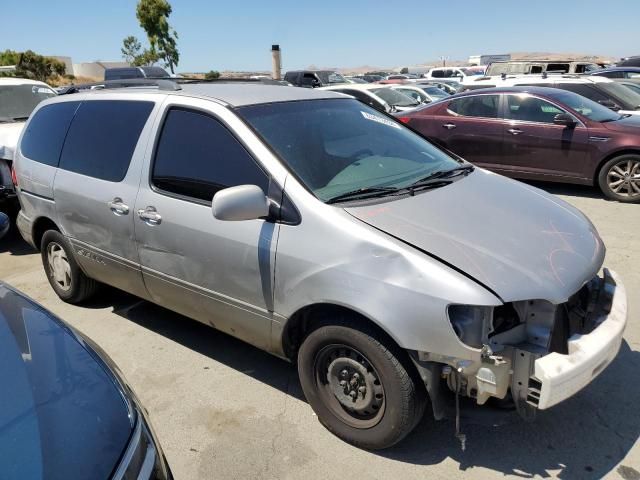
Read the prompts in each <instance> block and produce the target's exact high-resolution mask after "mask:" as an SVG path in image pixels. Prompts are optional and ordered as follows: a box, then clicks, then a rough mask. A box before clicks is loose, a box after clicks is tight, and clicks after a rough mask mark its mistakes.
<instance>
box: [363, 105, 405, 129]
mask: <svg viewBox="0 0 640 480" xmlns="http://www.w3.org/2000/svg"><path fill="white" fill-rule="evenodd" d="M360 113H361V114H362V116H363V117H364V118H366V119H367V120H371V121H374V122H378V123H382V124H383V125H388V126H389V127H393V128H397V129H400V125H398V124H397V123H395V122H394V121H393V120H388V119H386V118H382V117H379V116H377V115H371V114H370V113H367V112H363V111H362V110H361V111H360Z"/></svg>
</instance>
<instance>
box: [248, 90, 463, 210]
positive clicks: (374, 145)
mask: <svg viewBox="0 0 640 480" xmlns="http://www.w3.org/2000/svg"><path fill="white" fill-rule="evenodd" d="M237 112H238V114H239V115H240V116H241V117H243V118H244V119H245V121H247V122H248V123H249V124H250V125H251V126H252V127H253V128H254V130H255V131H256V132H257V133H258V134H259V135H260V136H261V137H262V138H263V139H264V140H265V142H266V143H267V144H268V145H270V146H271V148H272V149H273V150H274V151H275V152H276V153H277V154H278V155H279V156H280V158H281V159H282V160H283V161H284V162H285V163H286V165H287V166H288V167H289V169H290V170H291V171H292V172H293V173H294V174H295V175H296V176H297V177H298V178H299V179H300V180H301V181H302V182H303V183H304V184H305V186H306V187H307V188H308V189H309V190H310V191H312V192H313V193H314V194H315V195H316V196H317V197H318V198H319V199H320V200H322V201H325V202H326V201H330V200H331V199H333V198H335V197H339V196H341V195H343V194H345V193H347V192H353V191H355V190H368V189H373V188H381V189H382V188H389V189H391V190H393V189H396V188H405V187H408V186H410V185H412V184H414V183H416V182H419V181H420V180H421V179H424V178H425V177H428V176H429V175H431V174H433V173H435V172H440V171H448V170H452V169H455V168H457V167H460V162H459V161H457V160H455V159H453V158H452V157H450V156H449V155H447V154H446V153H444V152H443V151H442V150H440V149H438V148H436V147H434V146H433V145H432V144H431V143H429V142H428V141H427V140H425V139H423V138H422V137H420V136H419V135H417V134H415V133H413V132H412V131H411V130H409V129H407V128H406V127H404V126H403V125H402V124H400V123H399V122H397V121H395V120H394V119H391V118H389V117H387V116H385V115H383V114H381V113H379V112H377V111H376V110H373V109H372V108H369V107H367V106H365V105H363V104H362V103H360V102H358V101H357V100H352V99H330V100H307V101H298V102H282V103H271V104H261V105H251V106H247V107H240V108H238V109H237Z"/></svg>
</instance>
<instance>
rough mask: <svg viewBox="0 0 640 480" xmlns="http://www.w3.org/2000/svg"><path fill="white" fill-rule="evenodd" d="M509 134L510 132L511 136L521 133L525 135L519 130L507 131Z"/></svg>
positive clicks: (511, 129)
mask: <svg viewBox="0 0 640 480" xmlns="http://www.w3.org/2000/svg"><path fill="white" fill-rule="evenodd" d="M507 132H509V133H510V134H511V135H520V134H521V133H524V132H523V131H522V130H520V129H519V128H510V129H509V130H507Z"/></svg>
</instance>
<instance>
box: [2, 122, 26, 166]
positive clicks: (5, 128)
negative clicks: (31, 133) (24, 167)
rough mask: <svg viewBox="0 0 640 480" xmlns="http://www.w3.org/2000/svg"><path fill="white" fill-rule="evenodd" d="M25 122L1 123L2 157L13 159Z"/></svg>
mask: <svg viewBox="0 0 640 480" xmlns="http://www.w3.org/2000/svg"><path fill="white" fill-rule="evenodd" d="M24 126H25V122H15V123H0V159H5V160H13V155H14V154H15V151H16V146H17V145H18V138H20V133H21V132H22V129H23V128H24Z"/></svg>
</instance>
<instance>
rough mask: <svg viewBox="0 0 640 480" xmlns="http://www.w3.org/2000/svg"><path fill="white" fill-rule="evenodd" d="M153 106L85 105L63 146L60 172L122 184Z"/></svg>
mask: <svg viewBox="0 0 640 480" xmlns="http://www.w3.org/2000/svg"><path fill="white" fill-rule="evenodd" d="M153 105H154V104H153V102H135V101H125V100H99V101H98V100H95V101H88V102H83V103H82V105H81V106H80V108H78V111H77V113H76V115H75V117H74V119H73V121H72V122H71V127H70V128H69V133H68V134H67V139H66V140H65V142H64V147H63V148H62V155H61V156H60V168H62V169H64V170H68V171H70V172H76V173H80V174H82V175H87V176H89V177H94V178H98V179H101V180H107V181H109V182H120V181H122V179H123V178H124V177H125V175H126V174H127V170H128V169H129V163H130V162H131V157H132V155H133V151H134V150H135V148H136V145H137V143H138V137H139V136H140V132H141V131H142V128H143V127H144V125H145V123H146V122H147V118H149V114H150V113H151V110H152V109H153Z"/></svg>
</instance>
